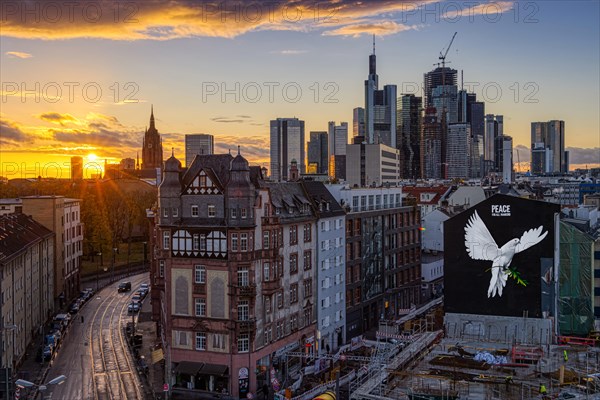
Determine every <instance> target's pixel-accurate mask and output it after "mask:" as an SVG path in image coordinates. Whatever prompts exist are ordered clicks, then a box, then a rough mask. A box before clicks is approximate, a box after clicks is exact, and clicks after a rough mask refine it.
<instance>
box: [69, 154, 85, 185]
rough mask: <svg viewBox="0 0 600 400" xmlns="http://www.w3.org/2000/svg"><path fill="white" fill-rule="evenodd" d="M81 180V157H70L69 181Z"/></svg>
mask: <svg viewBox="0 0 600 400" xmlns="http://www.w3.org/2000/svg"><path fill="white" fill-rule="evenodd" d="M82 179H83V157H79V156H74V157H71V180H72V181H80V180H82Z"/></svg>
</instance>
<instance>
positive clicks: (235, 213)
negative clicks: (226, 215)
mask: <svg viewBox="0 0 600 400" xmlns="http://www.w3.org/2000/svg"><path fill="white" fill-rule="evenodd" d="M231 218H232V219H236V218H237V208H232V209H231Z"/></svg>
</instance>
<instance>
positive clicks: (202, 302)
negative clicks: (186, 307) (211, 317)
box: [195, 299, 206, 317]
mask: <svg viewBox="0 0 600 400" xmlns="http://www.w3.org/2000/svg"><path fill="white" fill-rule="evenodd" d="M195 306H196V317H204V316H205V315H206V299H196V302H195Z"/></svg>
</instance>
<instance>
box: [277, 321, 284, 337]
mask: <svg viewBox="0 0 600 400" xmlns="http://www.w3.org/2000/svg"><path fill="white" fill-rule="evenodd" d="M276 332H277V333H276V335H277V339H280V338H282V337H283V321H277V330H276Z"/></svg>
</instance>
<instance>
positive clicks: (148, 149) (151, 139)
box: [142, 107, 163, 175]
mask: <svg viewBox="0 0 600 400" xmlns="http://www.w3.org/2000/svg"><path fill="white" fill-rule="evenodd" d="M162 164H163V147H162V139H161V137H160V134H159V133H158V130H157V129H156V126H155V124H154V107H152V109H151V111H150V126H149V127H148V129H146V131H145V132H144V140H143V143H142V170H146V171H149V172H150V175H151V174H152V173H153V171H156V169H157V168H162ZM154 175H156V173H155V172H154Z"/></svg>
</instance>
